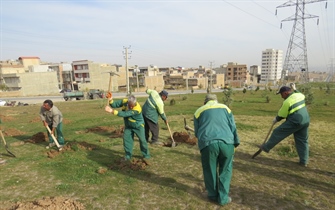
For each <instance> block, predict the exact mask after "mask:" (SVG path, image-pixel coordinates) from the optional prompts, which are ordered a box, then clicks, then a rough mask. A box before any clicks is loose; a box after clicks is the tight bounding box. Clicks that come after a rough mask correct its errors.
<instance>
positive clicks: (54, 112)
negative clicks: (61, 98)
mask: <svg viewBox="0 0 335 210" xmlns="http://www.w3.org/2000/svg"><path fill="white" fill-rule="evenodd" d="M40 118H41V120H42V123H43V125H44V127H46V126H48V127H49V128H50V130H51V133H52V134H53V135H54V136H56V135H55V133H57V141H58V143H59V145H60V148H61V147H63V146H64V143H65V142H64V136H63V115H62V112H61V111H60V110H59V109H58V108H57V107H56V106H54V104H53V102H52V101H51V100H49V99H48V100H45V101H44V102H43V105H42V106H41V109H40ZM47 132H48V137H49V146H47V147H46V148H47V149H49V148H51V147H53V146H55V145H56V144H55V142H54V140H53V138H52V136H51V135H50V133H49V131H47Z"/></svg>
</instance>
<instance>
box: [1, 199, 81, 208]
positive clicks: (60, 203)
mask: <svg viewBox="0 0 335 210" xmlns="http://www.w3.org/2000/svg"><path fill="white" fill-rule="evenodd" d="M27 209H36V210H85V206H84V205H83V204H82V203H80V202H79V201H76V200H73V199H71V198H63V197H43V198H42V199H39V200H34V201H28V202H16V203H15V204H13V205H12V206H11V207H10V208H8V209H5V210H27Z"/></svg>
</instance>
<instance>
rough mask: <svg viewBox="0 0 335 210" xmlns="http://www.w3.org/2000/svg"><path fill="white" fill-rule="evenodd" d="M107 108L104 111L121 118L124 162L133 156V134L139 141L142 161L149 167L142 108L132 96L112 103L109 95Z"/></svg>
mask: <svg viewBox="0 0 335 210" xmlns="http://www.w3.org/2000/svg"><path fill="white" fill-rule="evenodd" d="M107 97H108V100H109V106H106V107H105V111H106V112H109V113H111V114H113V115H116V116H119V117H123V120H124V125H125V128H124V133H123V147H124V151H125V157H124V160H130V159H131V158H132V156H133V146H134V134H136V136H137V137H138V139H139V142H140V149H141V153H142V155H143V161H144V162H145V163H146V164H147V165H149V160H148V159H149V158H150V152H149V149H148V144H147V141H146V140H145V137H144V120H143V116H142V108H141V106H140V104H139V103H138V102H137V101H136V98H135V96H134V95H130V96H129V97H128V98H126V99H123V100H117V101H113V98H111V96H110V95H107ZM121 107H122V111H117V110H115V109H113V108H121Z"/></svg>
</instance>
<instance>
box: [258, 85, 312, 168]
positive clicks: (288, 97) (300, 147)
mask: <svg viewBox="0 0 335 210" xmlns="http://www.w3.org/2000/svg"><path fill="white" fill-rule="evenodd" d="M290 86H291V88H290V87H287V86H283V87H281V88H280V90H279V91H278V92H277V94H280V95H281V97H282V98H283V99H284V102H283V104H282V106H281V108H280V109H279V111H278V114H277V116H276V117H275V118H274V119H273V124H275V123H277V122H279V121H280V120H282V119H286V121H285V122H284V123H282V124H281V125H279V126H278V127H277V128H275V129H274V130H273V132H272V134H271V136H270V138H269V140H268V141H267V142H266V143H265V144H263V145H262V146H261V149H262V150H263V151H265V152H269V151H270V150H271V149H272V148H273V147H275V146H276V145H277V144H278V143H279V142H281V141H282V140H283V139H285V138H286V137H288V136H289V135H291V134H293V136H294V141H295V147H296V150H297V152H298V155H299V164H300V165H301V166H305V167H306V166H307V163H308V157H309V148H308V147H309V146H308V127H309V122H310V118H309V114H308V111H307V108H306V104H305V96H304V94H302V93H300V92H299V91H297V90H296V88H295V84H294V83H291V84H290ZM292 90H293V91H292Z"/></svg>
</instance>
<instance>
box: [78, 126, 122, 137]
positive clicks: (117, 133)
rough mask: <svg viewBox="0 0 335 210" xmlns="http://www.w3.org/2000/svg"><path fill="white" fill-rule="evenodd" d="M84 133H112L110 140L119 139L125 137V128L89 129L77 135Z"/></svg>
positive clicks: (102, 127) (104, 127) (105, 127)
mask: <svg viewBox="0 0 335 210" xmlns="http://www.w3.org/2000/svg"><path fill="white" fill-rule="evenodd" d="M82 133H111V134H112V135H111V136H110V138H119V137H122V136H123V133H124V126H119V127H115V126H97V127H93V128H88V129H86V130H85V131H77V132H76V134H82Z"/></svg>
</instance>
